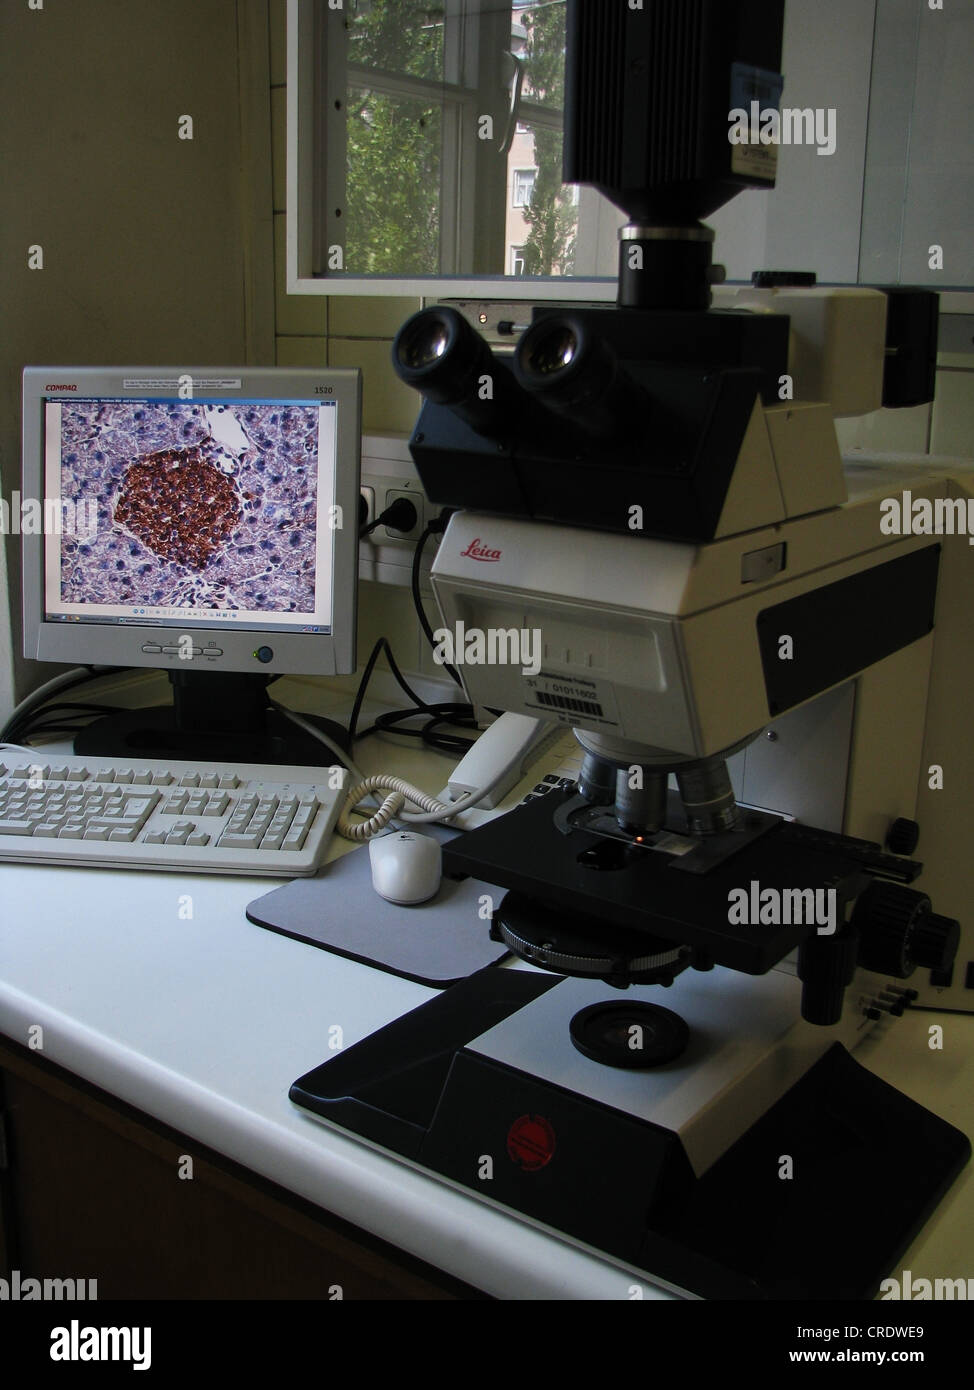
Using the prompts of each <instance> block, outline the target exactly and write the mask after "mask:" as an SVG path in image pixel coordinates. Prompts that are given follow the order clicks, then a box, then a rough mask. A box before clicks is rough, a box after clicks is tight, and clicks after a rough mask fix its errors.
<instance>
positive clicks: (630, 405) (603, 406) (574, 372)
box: [514, 314, 650, 442]
mask: <svg viewBox="0 0 974 1390" xmlns="http://www.w3.org/2000/svg"><path fill="white" fill-rule="evenodd" d="M514 376H515V378H516V379H517V381H518V383H519V384H520V385H521V386H523V388H524V390H525V391H527V392H529V393H530V394H531V395H532V396H533V397H534V398H535V399H536V400H537V401H540V402H542V403H543V404H544V405H546V406H548V407H549V408H550V409H551V410H553V411H557V412H558V413H559V414H560V415H562V416H568V417H570V419H571V423H572V427H573V428H575V429H580V430H582V431H584V432H585V433H586V434H589V435H593V436H594V437H595V438H597V439H602V440H606V441H609V442H620V441H621V440H623V439H624V438H625V437H626V436H627V435H629V434H631V433H633V432H634V430H636V429H640V430H642V429H645V427H646V422H647V418H648V413H649V409H650V404H649V400H648V398H647V396H646V395H645V393H644V392H643V390H642V388H641V387H640V386H639V385H637V383H636V382H635V381H633V379H632V377H631V376H630V375H629V374H628V372H626V370H625V369H624V368H623V367H621V366H620V365H619V361H618V359H617V357H616V355H615V352H614V351H613V350H612V348H611V347H610V346H609V344H608V343H607V342H606V341H605V340H604V339H603V338H601V337H599V336H598V335H597V334H595V333H593V332H592V331H591V330H590V329H589V328H588V327H587V326H586V325H585V324H584V323H583V322H582V320H580V319H579V318H577V317H576V316H575V315H573V314H543V315H542V316H541V317H540V318H538V319H536V320H535V321H534V323H532V325H531V327H530V328H529V329H527V331H526V332H525V333H524V334H523V335H522V337H521V340H520V342H519V343H518V345H517V350H516V352H515V354H514Z"/></svg>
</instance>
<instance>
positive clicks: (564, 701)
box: [534, 690, 605, 719]
mask: <svg viewBox="0 0 974 1390" xmlns="http://www.w3.org/2000/svg"><path fill="white" fill-rule="evenodd" d="M534 698H535V699H536V700H537V702H538V704H539V705H542V706H544V708H545V709H561V710H566V711H567V712H569V713H571V714H588V715H591V716H592V717H593V718H594V719H603V718H604V717H605V716H604V712H603V709H602V706H601V705H598V704H595V703H594V702H593V701H592V700H574V699H572V698H571V697H570V696H568V695H549V694H548V692H547V690H536V691H535V695H534Z"/></svg>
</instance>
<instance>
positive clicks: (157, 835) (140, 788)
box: [0, 749, 348, 878]
mask: <svg viewBox="0 0 974 1390" xmlns="http://www.w3.org/2000/svg"><path fill="white" fill-rule="evenodd" d="M347 783H348V772H347V771H346V770H345V769H344V768H341V767H330V768H329V767H275V766H273V765H270V764H262V763H250V764H240V765H237V766H234V767H228V766H227V765H226V764H220V763H204V762H192V763H189V762H175V761H166V762H158V761H156V762H144V761H143V762H132V763H122V762H120V761H118V759H115V758H88V757H80V756H77V755H68V756H64V755H60V754H59V755H56V756H51V757H45V756H44V753H43V750H41V749H38V750H37V753H36V757H35V758H31V757H29V756H28V755H27V754H26V753H23V754H18V753H14V752H11V751H10V750H4V751H3V752H0V860H7V861H11V860H12V861H15V862H19V863H24V864H71V865H75V866H77V867H91V868H110V869H163V870H166V869H168V870H178V871H180V872H183V873H187V872H188V873H200V874H258V875H263V876H265V877H277V878H301V877H308V876H309V875H311V874H313V873H315V872H316V870H317V869H318V868H319V867H320V865H321V863H322V861H323V860H324V857H325V854H326V852H327V849H328V844H329V841H330V840H331V834H332V830H333V828H334V825H335V821H336V820H337V819H338V813H339V811H340V809H341V805H342V801H343V800H344V796H345V789H346V785H347Z"/></svg>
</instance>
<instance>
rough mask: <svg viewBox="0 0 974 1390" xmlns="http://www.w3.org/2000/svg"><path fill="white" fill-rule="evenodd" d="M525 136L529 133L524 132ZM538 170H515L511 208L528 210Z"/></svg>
mask: <svg viewBox="0 0 974 1390" xmlns="http://www.w3.org/2000/svg"><path fill="white" fill-rule="evenodd" d="M524 133H525V134H526V133H527V132H524ZM537 173H538V171H537V169H515V170H514V194H513V197H512V199H511V206H512V207H515V208H526V207H527V206H528V204H529V203H530V201H531V194H532V193H533V192H534V180H535V178H536V176H537Z"/></svg>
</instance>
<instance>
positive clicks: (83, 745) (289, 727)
mask: <svg viewBox="0 0 974 1390" xmlns="http://www.w3.org/2000/svg"><path fill="white" fill-rule="evenodd" d="M302 718H304V719H307V720H308V722H309V723H310V724H313V725H314V726H315V728H317V729H321V730H322V732H324V733H326V734H328V736H329V737H330V738H332V739H334V741H335V742H336V743H337V744H338V746H339V747H340V748H345V747H346V745H347V744H348V731H347V730H346V729H344V728H342V726H341V725H340V724H336V723H335V722H334V721H333V720H330V719H322V718H320V717H319V716H317V715H313V714H303V715H302ZM74 751H75V752H76V753H80V754H82V755H85V754H87V755H90V756H91V757H104V758H119V759H124V760H126V761H130V762H137V761H138V759H139V758H140V757H141V758H153V759H156V758H158V759H163V760H165V759H167V758H169V759H179V760H180V761H182V762H197V761H199V762H208V763H229V764H239V763H273V764H275V765H277V766H280V765H282V764H283V765H288V766H293V767H330V766H332V765H333V764H335V763H337V762H338V761H339V759H338V755H337V754H335V753H333V752H332V751H331V749H330V748H328V747H327V746H326V745H325V744H323V743H319V741H318V740H317V739H316V738H313V737H312V735H311V734H308V733H306V732H305V731H304V730H303V729H300V728H298V726H297V725H296V724H292V723H291V721H290V719H288V718H287V717H286V716H285V715H283V714H280V713H278V711H277V710H273V709H272V710H268V711H267V712H266V714H265V718H264V722H263V727H262V728H253V729H224V730H220V729H216V730H214V729H205V728H181V727H179V725H178V724H177V722H176V710H175V708H174V706H172V705H155V706H152V707H150V708H148V709H133V710H123V711H119V712H118V713H117V714H110V715H107V716H106V717H105V718H104V719H98V720H96V721H95V723H93V724H90V725H89V726H88V728H87V729H83V730H81V732H80V733H78V734H77V735H76V736H75V740H74Z"/></svg>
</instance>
